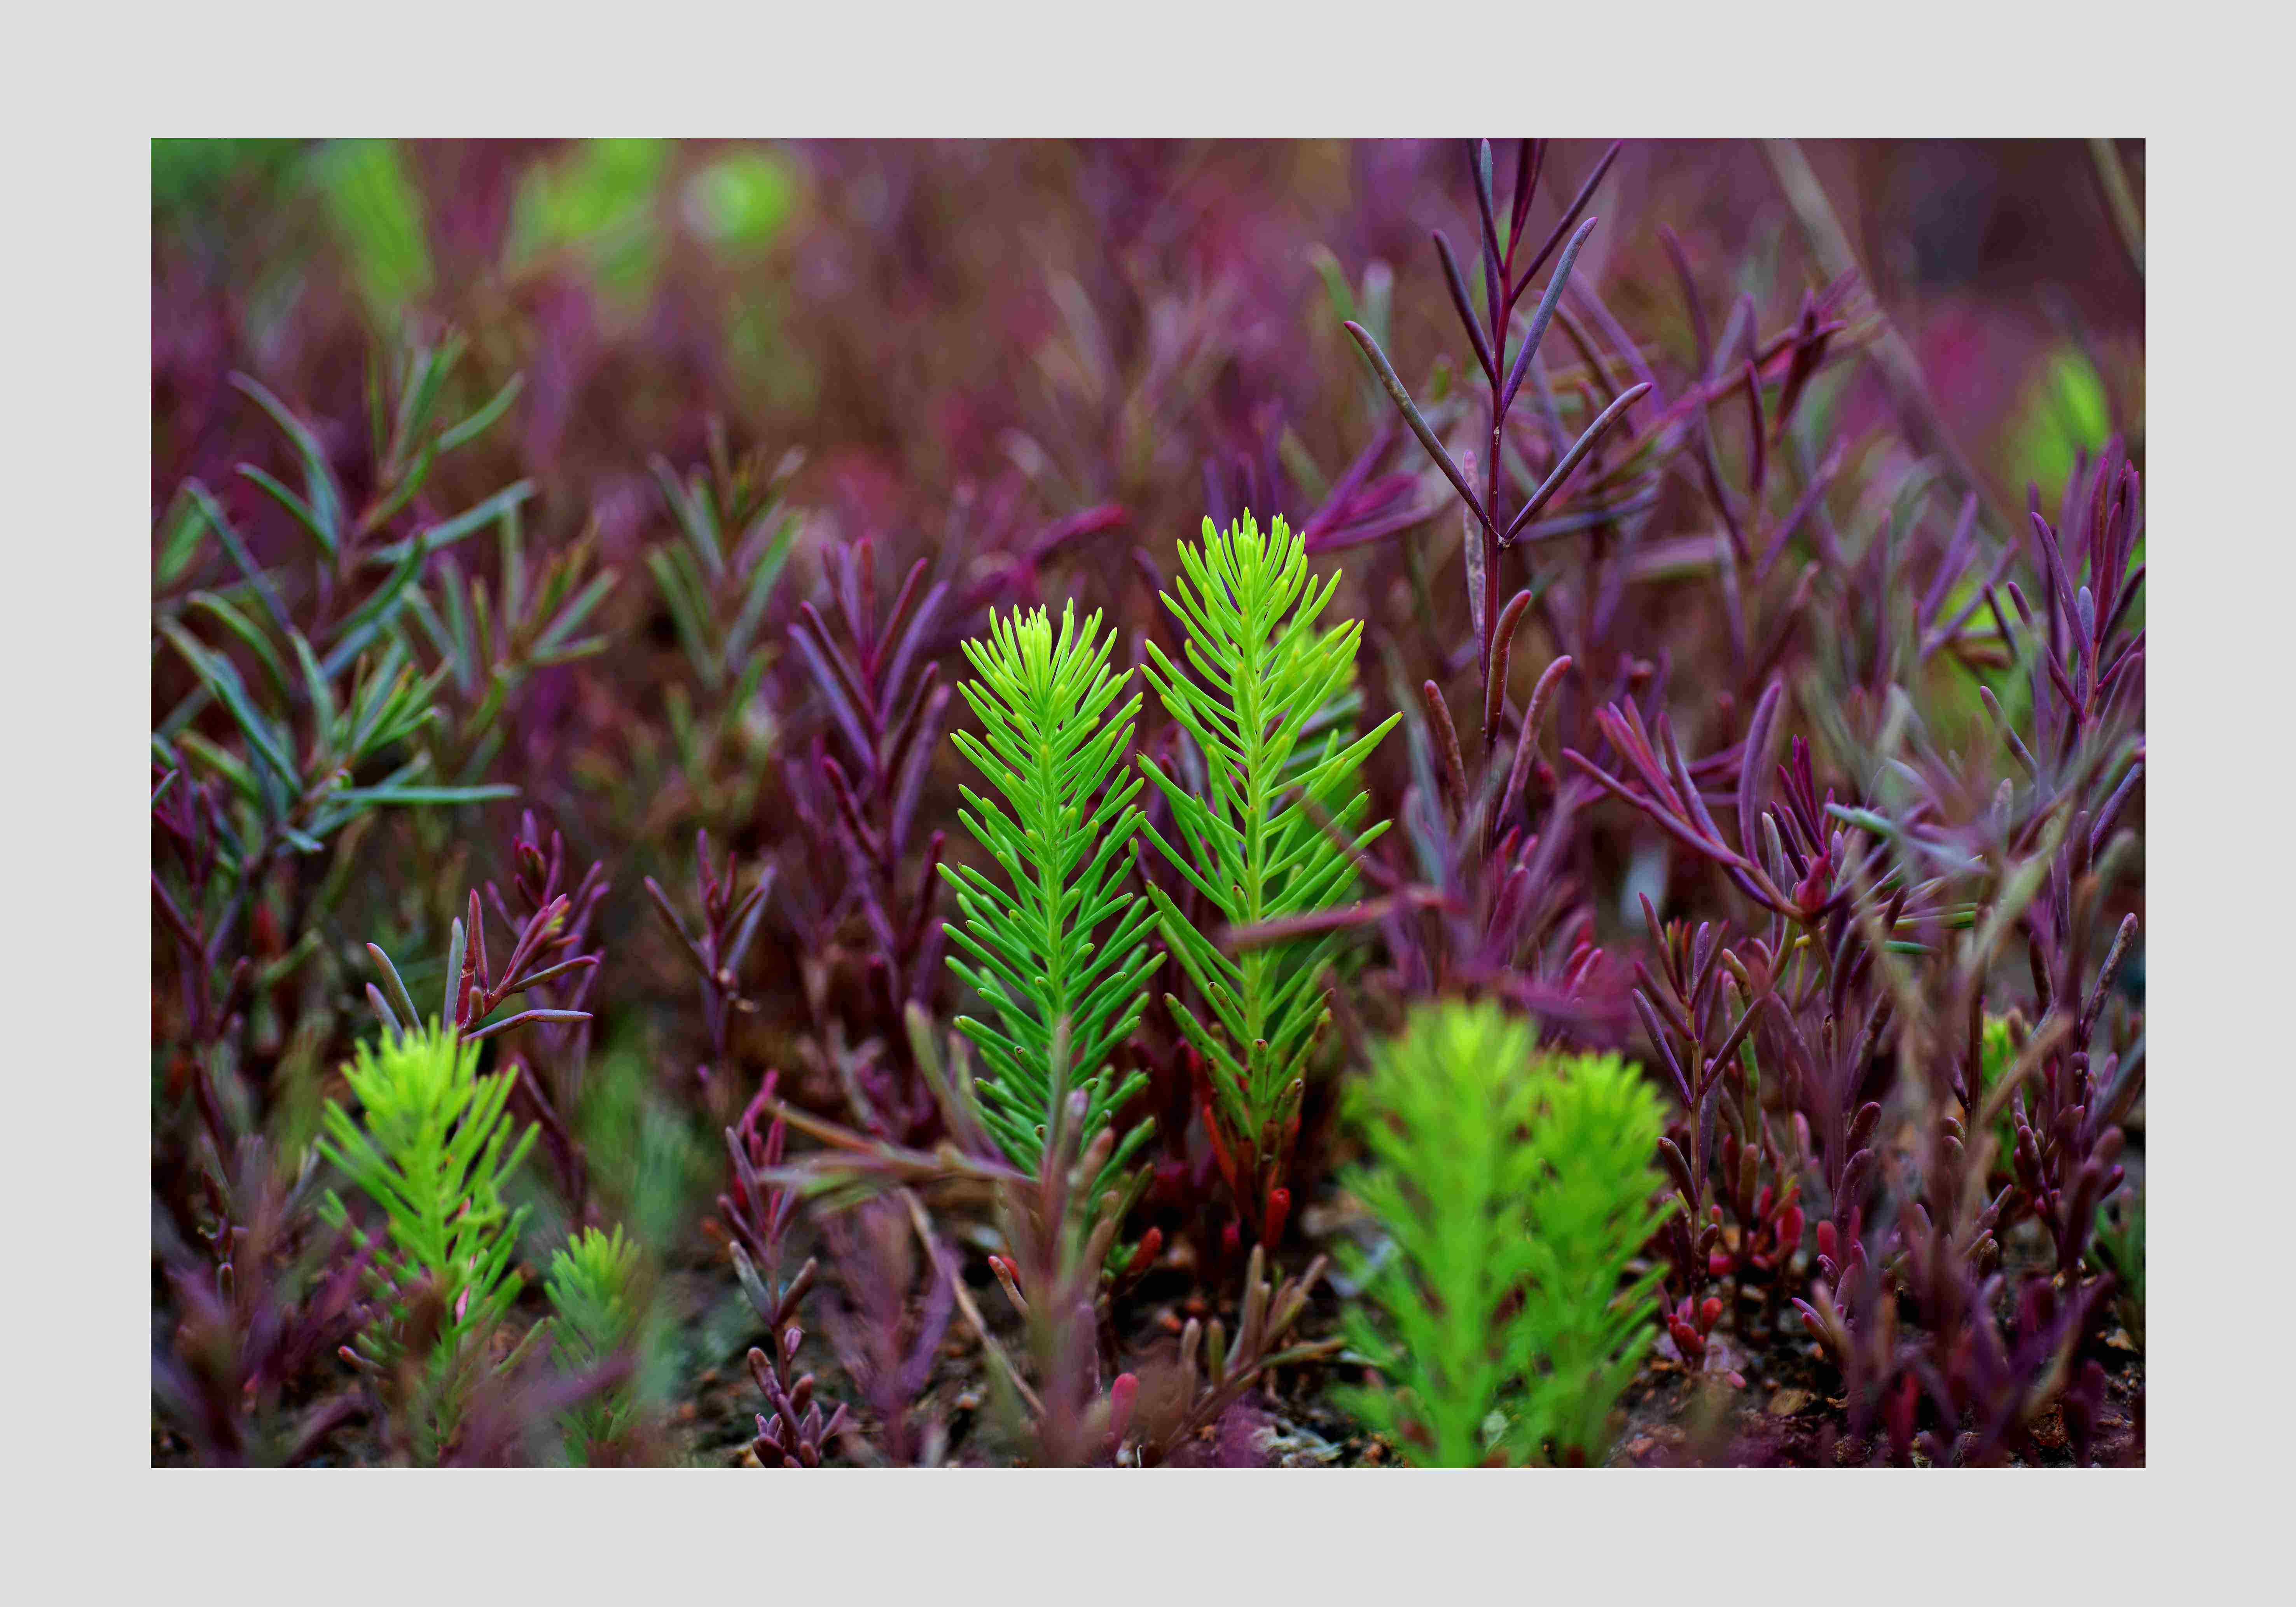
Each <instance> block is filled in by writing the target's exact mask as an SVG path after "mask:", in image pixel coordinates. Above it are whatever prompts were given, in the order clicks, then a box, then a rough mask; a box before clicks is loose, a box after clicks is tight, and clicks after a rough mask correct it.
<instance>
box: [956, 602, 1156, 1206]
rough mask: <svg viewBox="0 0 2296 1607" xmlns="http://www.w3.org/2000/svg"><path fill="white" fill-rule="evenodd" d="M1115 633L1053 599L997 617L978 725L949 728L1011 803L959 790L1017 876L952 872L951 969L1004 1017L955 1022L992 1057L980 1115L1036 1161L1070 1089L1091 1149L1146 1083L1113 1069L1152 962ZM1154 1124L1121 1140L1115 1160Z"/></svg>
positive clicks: (977, 829)
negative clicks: (1134, 861)
mask: <svg viewBox="0 0 2296 1607" xmlns="http://www.w3.org/2000/svg"><path fill="white" fill-rule="evenodd" d="M1115 641H1116V633H1115V632H1114V631H1112V630H1111V632H1109V634H1108V635H1106V636H1104V637H1103V636H1102V635H1100V616H1099V615H1098V614H1097V613H1095V614H1092V615H1090V616H1089V617H1087V619H1086V620H1085V622H1084V626H1083V628H1082V629H1081V630H1079V629H1078V627H1077V623H1076V610H1075V607H1074V605H1073V604H1071V605H1070V606H1069V607H1067V608H1064V609H1063V610H1062V614H1061V620H1060V627H1059V629H1058V631H1057V632H1055V631H1054V626H1053V622H1052V619H1051V616H1050V615H1049V614H1047V613H1046V611H1045V610H1043V609H1041V608H1039V609H1037V610H1035V611H1032V612H1029V613H1027V614H1023V613H1021V611H1019V610H1017V609H1016V610H1014V611H1013V613H1012V614H1011V615H1010V616H1009V617H1007V618H1005V619H996V617H995V616H994V615H993V614H992V615H991V616H990V618H989V622H988V635H987V636H986V637H983V638H980V639H978V640H974V641H970V642H967V643H966V644H964V652H965V656H966V657H967V658H968V659H970V660H972V667H973V668H974V669H975V670H976V671H977V672H978V673H979V676H980V679H979V680H977V681H974V682H972V684H970V685H965V686H964V688H963V691H964V697H965V701H967V702H969V703H970V704H972V710H973V712H974V714H976V715H977V716H979V717H980V725H981V734H980V736H978V737H976V736H973V735H972V734H970V733H968V732H962V731H960V732H956V733H955V734H953V736H952V738H951V740H952V741H954V742H955V744H956V747H957V750H958V751H959V752H961V753H963V754H964V756H965V758H968V759H970V760H971V761H972V764H973V766H974V767H976V768H977V769H979V770H980V774H981V775H983V776H984V777H986V778H987V780H988V783H989V784H990V785H991V786H993V787H994V788H995V789H996V791H997V792H998V793H1000V794H1002V796H1003V799H1004V801H1003V803H1002V804H999V803H998V802H997V801H996V799H991V798H987V797H983V796H982V795H981V794H980V793H977V792H975V791H972V789H971V788H969V787H967V788H964V789H962V792H963V796H964V802H965V806H966V807H965V808H964V809H962V810H960V811H959V812H958V816H957V818H958V819H959V820H960V821H962V822H963V823H964V827H965V829H966V830H967V831H969V832H972V835H973V838H974V839H975V840H977V841H978V842H979V843H980V846H981V847H982V848H984V849H987V850H988V854H989V856H990V857H992V858H994V859H995V860H996V864H997V865H998V866H999V867H1000V868H1002V869H1003V871H1004V873H1005V878H1006V881H1007V882H1008V883H1009V886H999V885H998V884H997V882H996V881H993V880H992V879H990V878H989V877H988V876H986V875H984V874H982V873H980V871H977V870H974V869H972V868H971V867H969V866H951V865H943V866H941V874H942V875H943V876H944V877H945V878H946V879H947V881H948V884H949V886H950V888H951V889H952V890H954V891H955V895H956V902H957V908H958V911H959V912H960V914H961V915H962V917H963V919H962V922H961V923H952V924H951V925H950V926H949V927H948V929H947V930H948V935H949V938H950V939H951V941H952V942H953V943H954V944H955V947H956V948H957V950H958V951H959V952H957V953H955V954H952V955H949V961H948V963H949V968H950V969H951V970H952V971H954V972H956V973H957V975H959V976H961V977H963V978H964V980H966V981H967V982H969V983H970V984H972V987H973V988H975V989H976V990H977V991H978V992H979V993H980V996H981V997H982V999H983V1000H985V1001H986V1002H987V1003H988V1004H989V1006H990V1008H991V1010H992V1012H993V1013H994V1017H995V1020H994V1021H993V1022H991V1021H980V1020H977V1019H974V1018H972V1017H970V1016H963V1017H959V1018H958V1020H957V1023H956V1024H957V1027H958V1029H960V1030H962V1031H963V1032H964V1034H965V1036H966V1037H969V1038H971V1039H972V1042H973V1044H974V1045H975V1046H976V1047H977V1048H978V1049H979V1050H980V1056H981V1076H980V1083H979V1088H980V1099H981V1114H982V1117H983V1119H984V1120H985V1122H986V1125H987V1126H988V1128H989V1130H990V1131H991V1132H993V1133H995V1134H996V1137H997V1140H998V1142H999V1143H1000V1144H1003V1146H1004V1147H1005V1152H1006V1154H1007V1155H1008V1156H1009V1157H1010V1158H1011V1160H1013V1164H1014V1165H1016V1166H1021V1167H1026V1168H1029V1169H1031V1170H1034V1169H1035V1168H1037V1166H1038V1165H1039V1164H1040V1162H1041V1160H1042V1159H1043V1148H1044V1144H1045V1134H1046V1128H1047V1127H1048V1126H1049V1123H1050V1119H1051V1114H1052V1112H1053V1111H1054V1109H1055V1108H1056V1107H1057V1106H1058V1104H1059V1103H1060V1102H1061V1101H1062V1100H1064V1099H1066V1098H1067V1097H1068V1096H1069V1095H1070V1093H1071V1092H1072V1091H1073V1090H1076V1089H1078V1088H1082V1089H1085V1090H1087V1095H1088V1103H1087V1110H1086V1115H1085V1127H1084V1133H1083V1137H1084V1140H1085V1142H1087V1143H1088V1142H1090V1140H1091V1138H1092V1137H1093V1136H1094V1135H1095V1134H1097V1133H1098V1132H1099V1131H1100V1130H1101V1129H1102V1128H1103V1127H1106V1126H1107V1125H1108V1123H1109V1121H1110V1120H1111V1119H1112V1118H1113V1117H1114V1115H1115V1114H1116V1112H1117V1111H1118V1110H1119V1109H1120V1108H1121V1107H1122V1106H1123V1104H1124V1103H1125V1102H1126V1101H1128V1100H1129V1099H1130V1098H1131V1097H1132V1096H1133V1095H1135V1094H1136V1093H1137V1092H1138V1091H1139V1089H1140V1087H1141V1086H1142V1085H1143V1083H1144V1080H1145V1079H1144V1078H1142V1077H1141V1076H1139V1075H1137V1074H1136V1075H1135V1076H1133V1077H1132V1078H1127V1079H1126V1080H1125V1081H1124V1082H1123V1083H1122V1084H1121V1085H1120V1086H1119V1085H1117V1084H1116V1082H1115V1078H1113V1076H1112V1075H1111V1072H1110V1070H1109V1067H1108V1057H1109V1055H1110V1054H1111V1052H1112V1051H1113V1050H1114V1049H1115V1048H1116V1046H1117V1045H1119V1044H1120V1043H1121V1042H1123V1041H1124V1038H1125V1037H1126V1036H1127V1035H1128V1033H1130V1032H1131V1030H1132V1029H1133V1026H1134V1024H1135V1023H1136V1022H1137V1021H1139V1019H1140V1012H1141V1010H1142V1009H1143V1007H1144V1005H1145V1004H1146V1000H1147V995H1146V992H1145V984H1146V981H1147V979H1148V976H1149V973H1150V972H1152V971H1153V970H1154V969H1155V961H1154V959H1153V957H1152V955H1151V954H1150V952H1149V948H1148V944H1147V941H1146V938H1147V931H1148V926H1149V921H1150V911H1149V908H1148V906H1147V902H1146V900H1144V899H1143V898H1140V897H1139V896H1138V895H1137V894H1135V893H1130V892H1128V891H1126V890H1125V888H1124V872H1125V867H1126V866H1127V865H1128V864H1129V863H1130V859H1129V856H1128V855H1127V854H1126V852H1125V849H1126V848H1127V847H1128V845H1129V844H1130V842H1131V840H1132V838H1133V835H1134V833H1136V832H1137V831H1138V830H1139V829H1140V811H1139V810H1138V809H1137V808H1135V807H1134V806H1133V803H1132V799H1133V798H1134V796H1135V795H1136V793H1138V791H1140V782H1139V780H1138V778H1136V777H1133V778H1130V779H1127V778H1126V776H1125V775H1124V774H1123V762H1124V756H1125V753H1126V751H1127V750H1128V749H1129V747H1130V746H1131V741H1132V721H1133V717H1134V716H1135V715H1136V714H1137V713H1138V712H1139V709H1140V698H1139V696H1138V694H1135V695H1134V696H1133V697H1132V698H1130V699H1129V700H1128V701H1126V702H1125V703H1124V704H1123V706H1122V707H1120V708H1117V709H1113V711H1112V712H1111V705H1113V704H1114V703H1115V702H1116V700H1117V698H1118V696H1119V694H1120V693H1122V692H1123V690H1124V683H1125V679H1126V675H1125V672H1121V671H1118V670H1114V669H1111V668H1110V667H1109V662H1108V660H1109V652H1110V650H1111V648H1112V647H1113V646H1114V645H1115ZM1103 928H1105V930H1104V931H1103ZM1095 932H1097V933H1099V936H1098V937H1097V938H1095ZM1149 1127H1150V1124H1148V1123H1145V1122H1144V1123H1142V1124H1141V1125H1139V1126H1138V1127H1135V1128H1133V1129H1132V1131H1131V1132H1129V1133H1128V1134H1127V1135H1125V1136H1124V1137H1123V1139H1122V1140H1121V1141H1120V1142H1119V1144H1118V1145H1117V1148H1116V1153H1115V1157H1114V1159H1113V1160H1111V1163H1110V1166H1111V1170H1113V1169H1114V1168H1119V1167H1120V1166H1121V1165H1122V1163H1123V1161H1124V1160H1125V1159H1126V1158H1127V1157H1128V1156H1129V1155H1130V1154H1131V1152H1133V1151H1134V1150H1135V1149H1136V1148H1137V1147H1138V1146H1139V1144H1141V1143H1143V1142H1144V1140H1145V1139H1146V1138H1147V1136H1148V1133H1149Z"/></svg>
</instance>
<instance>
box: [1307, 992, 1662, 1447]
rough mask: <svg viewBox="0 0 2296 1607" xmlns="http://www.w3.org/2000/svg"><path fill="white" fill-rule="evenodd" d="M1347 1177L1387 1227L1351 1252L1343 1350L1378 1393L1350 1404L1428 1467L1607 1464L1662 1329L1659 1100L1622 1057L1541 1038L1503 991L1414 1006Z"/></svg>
mask: <svg viewBox="0 0 2296 1607" xmlns="http://www.w3.org/2000/svg"><path fill="white" fill-rule="evenodd" d="M1348 1108H1349V1116H1350V1119H1351V1120H1352V1121H1353V1123H1354V1124H1355V1126H1356V1127H1357V1128H1358V1130H1359V1131H1360V1132H1361V1134H1362V1136H1363V1139H1364V1143H1365V1148H1366V1149H1367V1151H1368V1152H1369V1155H1368V1160H1367V1163H1366V1164H1365V1165H1364V1166H1361V1167H1358V1168H1356V1169H1355V1170H1354V1171H1353V1172H1352V1173H1351V1175H1350V1176H1349V1177H1348V1178H1347V1180H1346V1182H1347V1186H1348V1188H1349V1191H1350V1192H1351V1193H1354V1194H1355V1195H1356V1196H1357V1199H1359V1200H1361V1201H1363V1203H1364V1204H1365V1207H1366V1208H1368V1209H1369V1210H1370V1211H1371V1213H1372V1215H1373V1216H1374V1218H1376V1219H1377V1221H1378V1222H1379V1223H1380V1225H1381V1226H1382V1228H1383V1229H1384V1230H1385V1232H1386V1234H1387V1236H1388V1240H1389V1242H1388V1243H1387V1244H1386V1245H1385V1246H1384V1247H1383V1248H1382V1250H1381V1251H1380V1252H1379V1253H1378V1254H1377V1255H1374V1256H1367V1255H1365V1253H1364V1252H1362V1251H1360V1250H1354V1251H1352V1252H1349V1253H1345V1254H1344V1255H1343V1259H1344V1261H1345V1262H1346V1263H1348V1266H1347V1270H1348V1274H1349V1276H1350V1277H1351V1278H1353V1279H1354V1280H1355V1281H1356V1282H1357V1283H1360V1284H1361V1285H1362V1286H1363V1289H1364V1297H1365V1307H1367V1308H1368V1309H1365V1308H1351V1309H1350V1310H1349V1312H1348V1314H1347V1318H1346V1320H1347V1324H1348V1335H1349V1344H1350V1345H1351V1346H1352V1347H1353V1348H1354V1349H1356V1351H1357V1352H1358V1353H1359V1354H1361V1355H1363V1356H1365V1357H1369V1358H1371V1359H1372V1360H1374V1362H1375V1364H1376V1365H1378V1367H1379V1370H1380V1372H1381V1373H1382V1374H1383V1375H1384V1377H1385V1380H1386V1384H1385V1386H1384V1387H1380V1388H1374V1389H1367V1390H1354V1391H1351V1392H1349V1398H1348V1402H1347V1404H1348V1406H1349V1409H1351V1410H1353V1411H1355V1412H1356V1413H1357V1414H1359V1415H1360V1416H1361V1417H1362V1418H1363V1420H1364V1421H1365V1423H1369V1424H1370V1425H1371V1426H1373V1427H1374V1428H1375V1429H1377V1430H1378V1431H1381V1432H1382V1433H1383V1434H1385V1435H1387V1436H1388V1437H1389V1438H1390V1439H1392V1440H1393V1441H1394V1442H1395V1443H1396V1445H1397V1446H1398V1447H1400V1448H1401V1450H1402V1452H1403V1454H1404V1455H1405V1456H1406V1458H1407V1459H1409V1460H1410V1461H1412V1462H1415V1463H1417V1464H1422V1465H1430V1466H1438V1467H1472V1466H1476V1465H1480V1464H1487V1463H1498V1464H1517V1465H1519V1464H1526V1463H1538V1462H1544V1461H1548V1460H1552V1461H1555V1462H1561V1463H1582V1462H1592V1461H1598V1460H1600V1459H1601V1457H1602V1455H1603V1454H1604V1452H1605V1451H1606V1450H1607V1449H1608V1447H1609V1444H1610V1431H1609V1426H1608V1419H1609V1416H1610V1413H1611V1408H1612V1406H1614V1405H1615V1404H1616V1403H1617V1400H1618V1398H1619V1392H1620V1390H1622V1389H1623V1388H1624V1387H1625V1386H1626V1384H1627V1382H1628V1380H1629V1379H1631V1378H1632V1377H1633V1376H1634V1373H1635V1369H1636V1366H1637V1365H1639V1364H1640V1362H1641V1358H1642V1356H1643V1352H1644V1350H1645V1349H1647V1348H1648V1346H1649V1344H1650V1342H1651V1339H1652V1334H1653V1332H1654V1328H1653V1326H1652V1315H1651V1313H1652V1307H1651V1304H1650V1293H1651V1290H1652V1287H1653V1285H1654V1281H1655V1279H1656V1276H1657V1273H1656V1271H1655V1270H1653V1271H1651V1272H1648V1273H1645V1274H1644V1275H1643V1276H1642V1277H1641V1278H1639V1279H1636V1280H1634V1281H1633V1282H1632V1283H1626V1282H1624V1280H1625V1277H1626V1271H1627V1267H1628V1263H1629V1262H1630V1261H1631V1260H1633V1259H1634V1258H1635V1257H1636V1255H1637V1254H1638V1253H1639V1252H1640V1250H1641V1249H1642V1247H1643V1245H1644V1242H1646V1241H1647V1240H1648V1238H1649V1236H1650V1234H1652V1232H1653V1231H1654V1230H1655V1229H1656V1227H1657V1226H1658V1224H1659V1222H1660V1221H1661V1219H1662V1218H1663V1216H1664V1212H1663V1210H1661V1209H1657V1208H1655V1207H1654V1206H1653V1204H1652V1201H1653V1199H1654V1197H1655V1196H1656V1195H1657V1193H1658V1191H1659V1187H1660V1181H1661V1180H1660V1177H1659V1175H1658V1172H1657V1169H1656V1168H1655V1166H1654V1165H1653V1164H1652V1157H1653V1155H1654V1153H1655V1152H1656V1148H1657V1144H1658V1137H1659V1130H1660V1122H1661V1112H1660V1109H1659V1103H1658V1099H1657V1096H1656V1095H1654V1094H1653V1093H1652V1091H1651V1089H1650V1088H1649V1087H1648V1086H1646V1085H1645V1084H1644V1082H1643V1080H1642V1078H1640V1077H1639V1075H1637V1073H1636V1070H1635V1069H1634V1068H1633V1067H1631V1066H1628V1065H1626V1064H1625V1063H1623V1062H1620V1060H1619V1058H1618V1057H1617V1056H1616V1055H1615V1054H1606V1055H1588V1054H1580V1055H1569V1056H1564V1055H1555V1054H1538V1052H1537V1040H1536V1034H1535V1033H1534V1031H1533V1029H1531V1027H1530V1025H1529V1023H1528V1022H1526V1021H1521V1020H1519V1019H1515V1018H1511V1017H1508V1016H1506V1015H1505V1014H1503V1013H1501V1012H1500V1011H1499V1009H1498V1008H1497V1006H1496V1005H1492V1004H1472V1005H1471V1004H1457V1003H1447V1004H1440V1005H1431V1006H1423V1007H1421V1008H1420V1009H1418V1010H1415V1012H1413V1013H1412V1016H1411V1019H1410V1021H1409V1022H1408V1023H1407V1024H1406V1029H1405V1032H1404V1034H1403V1036H1402V1037H1399V1038H1396V1039H1393V1040H1390V1042H1389V1043H1387V1044H1386V1045H1382V1047H1381V1048H1380V1049H1379V1050H1378V1051H1377V1052H1376V1053H1375V1054H1374V1057H1373V1064H1372V1070H1371V1075H1370V1076H1369V1078H1366V1079H1365V1080H1364V1081H1363V1082H1361V1083H1360V1084H1357V1085H1355V1086H1351V1087H1350V1088H1349V1093H1348Z"/></svg>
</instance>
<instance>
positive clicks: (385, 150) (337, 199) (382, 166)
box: [313, 140, 431, 327]
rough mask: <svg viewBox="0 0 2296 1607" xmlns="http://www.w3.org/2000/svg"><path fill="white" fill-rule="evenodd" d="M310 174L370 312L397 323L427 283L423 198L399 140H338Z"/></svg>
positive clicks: (385, 321)
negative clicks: (408, 167)
mask: <svg viewBox="0 0 2296 1607" xmlns="http://www.w3.org/2000/svg"><path fill="white" fill-rule="evenodd" d="M313 177H314V178H315V180H316V184H317V186H318V190H319V193H320V195H321V196H322V197H323V198H324V201H325V202H326V208H327V216H328V217H329V219H330V220H331V221H332V223H333V225H334V226H335V232H336V234H338V235H339V236H340V239H341V241H342V245H343V250H344V251H345V253H346V254H347V255H348V257H349V258H350V265H351V272H352V275H354V277H356V278H357V281H358V287H359V293H360V294H361V295H362V296H363V297H364V298H365V301H366V305H367V309H368V311H369V312H370V313H372V314H373V316H374V317H375V319H376V320H377V322H379V323H380V324H383V325H384V326H385V327H391V326H395V325H396V324H397V323H398V316H399V314H400V313H401V312H402V311H403V310H404V309H405V308H406V306H407V304H408V303H409V302H411V301H413V300H414V299H416V298H417V297H420V296H422V294H424V293H425V292H426V291H429V290H430V284H431V274H430V240H429V235H428V234H427V233H426V230H425V225H424V223H423V206H422V192H421V190H420V189H419V188H417V186H416V184H415V182H414V176H413V175H412V174H410V173H409V172H408V171H407V168H406V159H405V157H404V156H403V154H402V153H401V152H400V150H399V147H398V143H397V142H396V141H393V140H340V141H338V142H336V143H332V144H331V145H328V146H326V147H324V149H323V150H321V151H320V152H319V153H318V155H317V157H316V160H315V161H314V163H313Z"/></svg>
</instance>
